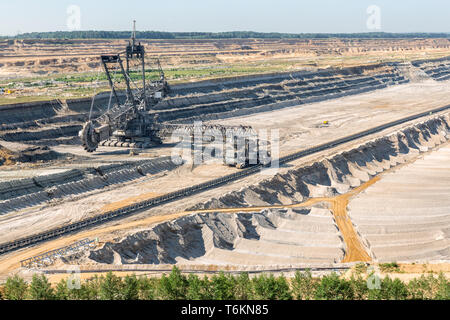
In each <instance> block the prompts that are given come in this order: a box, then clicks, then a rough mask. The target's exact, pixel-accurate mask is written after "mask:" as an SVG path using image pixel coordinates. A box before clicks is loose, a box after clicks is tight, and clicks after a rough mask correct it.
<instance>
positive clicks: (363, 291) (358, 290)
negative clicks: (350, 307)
mask: <svg viewBox="0 0 450 320" xmlns="http://www.w3.org/2000/svg"><path fill="white" fill-rule="evenodd" d="M349 283H350V287H351V289H352V292H353V299H355V300H365V299H367V297H368V296H369V287H368V285H367V280H366V279H363V278H362V277H361V275H358V276H357V277H356V278H355V277H354V276H353V275H352V277H351V278H350V281H349Z"/></svg>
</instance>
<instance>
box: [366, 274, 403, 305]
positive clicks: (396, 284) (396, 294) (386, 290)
mask: <svg viewBox="0 0 450 320" xmlns="http://www.w3.org/2000/svg"><path fill="white" fill-rule="evenodd" d="M407 297H408V289H407V287H406V285H405V284H404V283H403V282H402V281H400V280H399V279H395V280H392V279H391V278H389V277H388V276H386V277H385V278H384V279H383V280H381V283H380V289H372V290H369V299H371V300H372V299H374V300H404V299H406V298H407Z"/></svg>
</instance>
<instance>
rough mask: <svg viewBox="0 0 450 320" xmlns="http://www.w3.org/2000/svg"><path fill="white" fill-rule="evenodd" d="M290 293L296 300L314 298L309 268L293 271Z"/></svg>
mask: <svg viewBox="0 0 450 320" xmlns="http://www.w3.org/2000/svg"><path fill="white" fill-rule="evenodd" d="M292 293H293V295H294V297H295V299H298V300H312V299H314V294H315V285H314V280H313V278H312V274H311V271H310V270H306V271H305V272H300V271H297V272H296V273H295V276H294V279H292Z"/></svg>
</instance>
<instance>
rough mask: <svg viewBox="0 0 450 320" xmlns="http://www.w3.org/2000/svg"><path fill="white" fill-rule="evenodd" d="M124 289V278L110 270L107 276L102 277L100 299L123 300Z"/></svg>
mask: <svg viewBox="0 0 450 320" xmlns="http://www.w3.org/2000/svg"><path fill="white" fill-rule="evenodd" d="M122 289H123V283H122V280H121V279H120V278H119V277H117V276H115V275H114V274H113V273H112V272H111V271H110V272H108V273H107V274H106V277H101V280H100V288H99V298H100V300H122V299H123V292H122Z"/></svg>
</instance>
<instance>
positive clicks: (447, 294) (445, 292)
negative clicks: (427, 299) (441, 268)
mask: <svg viewBox="0 0 450 320" xmlns="http://www.w3.org/2000/svg"><path fill="white" fill-rule="evenodd" d="M436 286H437V289H436V294H435V295H434V297H433V298H434V299H437V300H450V281H449V280H448V279H447V278H446V277H445V275H444V274H443V273H442V272H440V273H439V276H438V278H437V283H436Z"/></svg>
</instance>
